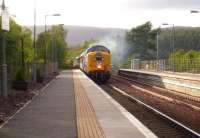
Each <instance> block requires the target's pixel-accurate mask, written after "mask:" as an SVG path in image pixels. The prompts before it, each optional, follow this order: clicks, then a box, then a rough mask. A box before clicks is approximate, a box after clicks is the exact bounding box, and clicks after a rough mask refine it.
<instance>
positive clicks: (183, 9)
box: [0, 0, 200, 28]
mask: <svg viewBox="0 0 200 138" xmlns="http://www.w3.org/2000/svg"><path fill="white" fill-rule="evenodd" d="M0 1H2V0H0ZM36 1H37V2H36V3H37V4H36V7H37V8H36V9H37V25H44V16H45V15H46V14H53V13H60V14H62V16H61V17H48V18H47V24H66V25H80V26H96V27H113V28H131V27H134V26H137V25H139V24H142V23H144V22H146V21H151V22H152V23H153V25H154V27H158V26H159V25H161V24H162V23H164V22H166V23H170V24H175V25H176V26H200V13H199V14H191V13H190V10H200V0H36ZM5 3H6V6H8V8H9V11H10V13H11V14H15V15H16V18H15V20H16V21H17V22H18V23H19V24H21V25H33V9H34V6H33V5H34V0H5Z"/></svg>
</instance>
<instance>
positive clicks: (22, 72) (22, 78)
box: [14, 68, 25, 81]
mask: <svg viewBox="0 0 200 138" xmlns="http://www.w3.org/2000/svg"><path fill="white" fill-rule="evenodd" d="M14 81H25V70H24V69H23V68H20V69H18V71H17V72H16V75H15V79H14Z"/></svg>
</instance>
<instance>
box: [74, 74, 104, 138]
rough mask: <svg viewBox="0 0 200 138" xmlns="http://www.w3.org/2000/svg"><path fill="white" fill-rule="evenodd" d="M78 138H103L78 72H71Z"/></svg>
mask: <svg viewBox="0 0 200 138" xmlns="http://www.w3.org/2000/svg"><path fill="white" fill-rule="evenodd" d="M73 78H74V90H75V101H76V118H77V133H78V138H105V134H104V132H103V130H102V128H101V126H100V124H99V122H98V120H97V117H96V114H95V111H94V109H93V106H92V104H91V103H90V101H89V98H88V97H87V94H86V92H85V89H84V87H83V86H82V84H81V82H80V80H79V79H80V78H79V74H78V73H76V72H73Z"/></svg>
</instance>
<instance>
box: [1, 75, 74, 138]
mask: <svg viewBox="0 0 200 138" xmlns="http://www.w3.org/2000/svg"><path fill="white" fill-rule="evenodd" d="M72 79H73V78H72V71H64V72H62V73H61V74H60V75H59V76H58V77H57V79H56V80H55V81H54V82H53V83H52V84H51V85H50V86H49V87H47V88H46V89H45V90H44V93H42V94H41V95H39V96H38V97H37V98H36V99H35V100H33V101H32V103H31V104H30V105H28V106H27V107H26V108H25V109H24V110H22V111H21V112H20V113H19V114H17V115H16V116H15V117H14V118H13V119H11V120H10V121H9V122H8V124H6V125H5V126H4V127H3V128H1V129H0V138H75V137H76V136H77V134H76V117H75V100H74V90H73V81H72Z"/></svg>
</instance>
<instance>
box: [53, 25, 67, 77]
mask: <svg viewBox="0 0 200 138" xmlns="http://www.w3.org/2000/svg"><path fill="white" fill-rule="evenodd" d="M58 26H64V24H58ZM52 61H53V73H55V74H57V73H58V49H57V44H56V40H55V34H54V32H52Z"/></svg>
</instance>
